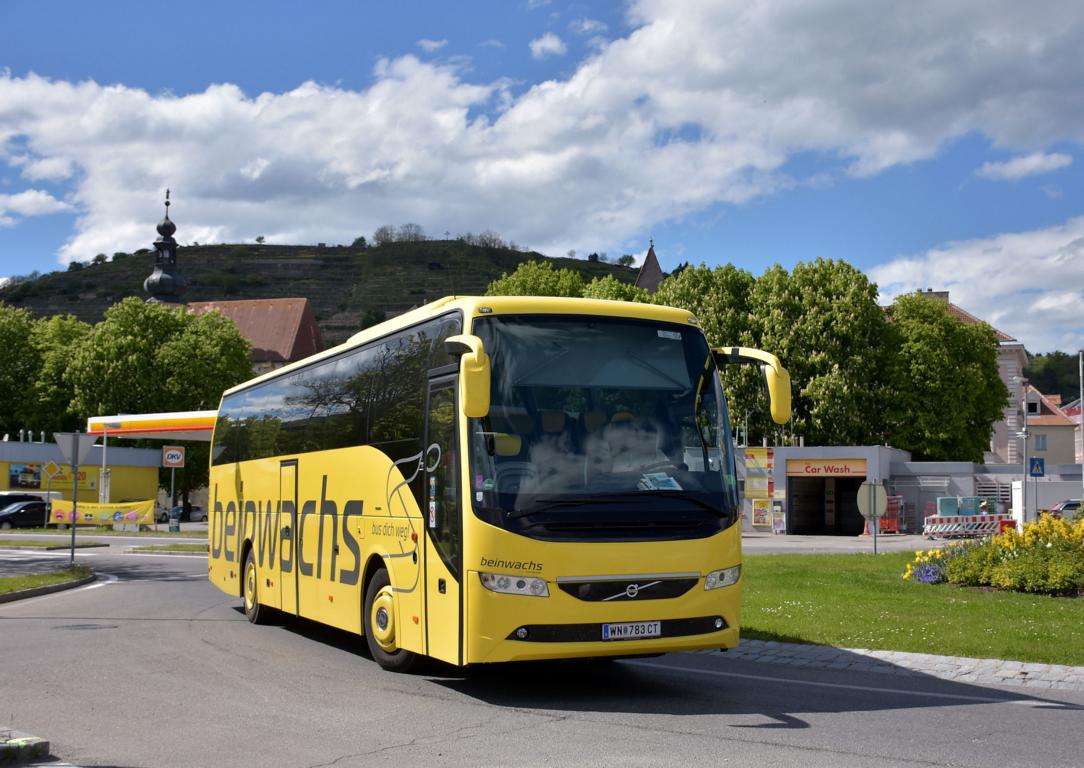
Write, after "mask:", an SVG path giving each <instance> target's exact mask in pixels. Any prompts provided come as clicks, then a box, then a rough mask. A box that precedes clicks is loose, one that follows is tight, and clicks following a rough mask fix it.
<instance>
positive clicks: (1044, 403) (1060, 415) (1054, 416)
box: [1027, 384, 1077, 427]
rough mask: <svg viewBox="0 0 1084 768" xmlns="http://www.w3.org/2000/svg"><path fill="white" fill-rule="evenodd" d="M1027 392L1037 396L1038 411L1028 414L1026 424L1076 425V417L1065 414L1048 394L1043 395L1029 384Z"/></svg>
mask: <svg viewBox="0 0 1084 768" xmlns="http://www.w3.org/2000/svg"><path fill="white" fill-rule="evenodd" d="M1027 391H1028V392H1034V393H1035V394H1037V395H1038V396H1039V413H1037V414H1033V415H1032V414H1029V415H1028V425H1029V426H1030V425H1034V426H1037V427H1076V424H1077V422H1076V419H1072V418H1070V417H1069V416H1067V415H1066V413H1065V411H1063V410H1062V409H1061V408H1059V407H1058V404H1057V403H1056V402H1054V400H1053V399H1052V398H1051V397H1050V396H1049V395H1044V394H1043V393H1042V392H1040V391H1039V390H1037V389H1036V388H1035V387H1033V386H1031V385H1030V384H1028V385H1027Z"/></svg>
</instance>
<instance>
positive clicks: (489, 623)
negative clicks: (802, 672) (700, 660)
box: [465, 571, 741, 664]
mask: <svg viewBox="0 0 1084 768" xmlns="http://www.w3.org/2000/svg"><path fill="white" fill-rule="evenodd" d="M466 585H467V590H466V592H467V612H466V613H467V617H468V622H469V624H470V628H469V630H468V632H467V633H466V635H467V637H468V638H469V641H468V645H467V652H466V655H465V656H466V659H465V660H466V661H467V663H471V664H478V663H493V662H503V661H527V660H537V659H563V658H585V657H605V656H637V655H645V654H648V655H649V654H660V653H669V652H673V651H691V650H702V649H717V648H734V647H736V646H737V645H738V635H739V613H740V596H741V582H740V581H739V582H738V583H737V584H734V585H732V586H729V587H723V588H721V589H717V590H704V589H703V588H702V586H701V585H699V584H698V585H697V586H696V587H694V590H695V591H692V592H690V593H688V594H686V595H685V596H683V598H681V599H674V600H641V601H622V602H616V603H599V602H583V601H579V600H576V599H575V598H572V597H570V596H568V595H566V594H564V593H563V592H561V591H560V590H555V589H553V585H550V587H551V589H550V595H549V596H548V597H533V596H525V595H507V594H498V593H494V592H491V591H489V590H488V589H486V588H485V587H483V586H482V584H481V582H480V580H479V578H478V573H477V572H475V571H471V572H468V574H467V579H466ZM645 633H646V634H648V635H650V636H646V637H641V636H640V635H641V634H645ZM607 637H608V638H609V639H605V638H607ZM618 638H620V639H618Z"/></svg>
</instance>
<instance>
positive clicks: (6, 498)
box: [0, 491, 60, 509]
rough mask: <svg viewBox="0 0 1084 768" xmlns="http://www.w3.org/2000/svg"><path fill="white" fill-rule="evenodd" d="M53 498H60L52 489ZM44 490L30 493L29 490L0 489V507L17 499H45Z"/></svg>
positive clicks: (17, 500)
mask: <svg viewBox="0 0 1084 768" xmlns="http://www.w3.org/2000/svg"><path fill="white" fill-rule="evenodd" d="M53 498H60V494H59V493H57V492H56V491H53ZM45 500H46V499H45V492H44V491H42V492H41V493H32V492H30V491H26V492H23V491H0V509H3V508H4V507H7V506H9V505H11V504H14V503H16V502H19V501H45Z"/></svg>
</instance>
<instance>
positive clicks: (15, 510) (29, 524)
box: [0, 499, 49, 529]
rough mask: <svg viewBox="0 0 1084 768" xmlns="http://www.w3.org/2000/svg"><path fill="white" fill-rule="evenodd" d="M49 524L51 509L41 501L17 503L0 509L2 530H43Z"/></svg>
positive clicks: (0, 526)
mask: <svg viewBox="0 0 1084 768" xmlns="http://www.w3.org/2000/svg"><path fill="white" fill-rule="evenodd" d="M47 522H49V508H48V507H47V506H46V505H45V502H44V501H42V500H41V499H34V500H32V501H16V502H14V503H9V504H7V505H6V506H4V507H2V508H0V528H4V529H7V528H41V527H44V526H45V524H46V523H47Z"/></svg>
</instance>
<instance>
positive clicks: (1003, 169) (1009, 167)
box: [975, 152, 1073, 181]
mask: <svg viewBox="0 0 1084 768" xmlns="http://www.w3.org/2000/svg"><path fill="white" fill-rule="evenodd" d="M1072 164H1073V157H1072V155H1066V154H1063V153H1060V152H1055V153H1052V154H1046V153H1045V152H1035V153H1032V154H1030V155H1024V156H1022V157H1014V158H1013V159H1012V160H1007V161H1005V162H1004V163H983V164H982V167H981V168H979V169H978V170H977V171H975V174H976V175H978V176H982V177H983V178H984V179H992V180H994V181H1015V180H1016V179H1022V178H1024V177H1025V176H1038V175H1039V174H1043V173H1050V172H1051V171H1057V170H1060V169H1062V168H1068V167H1069V166H1070V165H1072Z"/></svg>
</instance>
